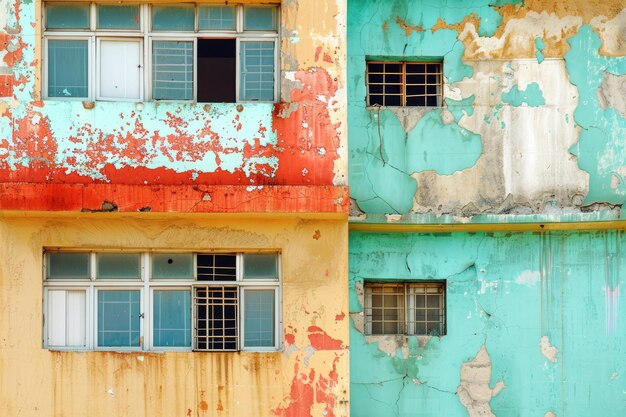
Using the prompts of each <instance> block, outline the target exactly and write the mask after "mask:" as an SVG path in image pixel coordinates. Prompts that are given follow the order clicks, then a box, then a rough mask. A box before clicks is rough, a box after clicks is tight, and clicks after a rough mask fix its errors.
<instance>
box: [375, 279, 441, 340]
mask: <svg viewBox="0 0 626 417" xmlns="http://www.w3.org/2000/svg"><path fill="white" fill-rule="evenodd" d="M445 290H446V284H445V282H444V281H438V282H410V283H409V282H394V283H380V282H366V283H365V309H364V310H365V311H364V313H365V333H366V334H368V335H386V334H389V335H402V334H404V335H433V336H442V335H444V334H446V292H445Z"/></svg>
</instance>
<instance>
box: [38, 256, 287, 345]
mask: <svg viewBox="0 0 626 417" xmlns="http://www.w3.org/2000/svg"><path fill="white" fill-rule="evenodd" d="M45 263H46V265H45V268H44V269H45V274H44V302H45V308H44V346H45V347H47V348H50V349H77V350H81V349H84V350H91V349H105V350H107V349H115V350H120V349H121V350H124V349H128V350H191V349H193V350H203V351H211V350H255V351H259V350H260V351H263V350H268V351H271V350H277V349H279V347H280V345H279V340H280V337H279V323H280V319H279V317H280V312H279V310H280V308H279V307H280V267H279V265H280V263H279V255H278V254H277V253H160V252H149V253H142V252H123V253H122V252H74V251H60V252H57V251H50V252H47V253H46V254H45Z"/></svg>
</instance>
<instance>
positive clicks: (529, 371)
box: [349, 231, 626, 417]
mask: <svg viewBox="0 0 626 417" xmlns="http://www.w3.org/2000/svg"><path fill="white" fill-rule="evenodd" d="M624 245H626V236H624V234H623V233H622V232H612V231H609V232H552V233H543V234H535V233H498V234H492V233H452V234H370V233H351V234H350V255H349V262H350V273H349V277H350V289H349V291H350V318H351V324H352V328H351V330H350V355H351V359H350V360H351V375H350V378H351V415H352V416H353V417H367V416H381V417H384V416H406V417H408V416H449V417H457V416H458V417H465V416H468V415H469V416H470V417H478V416H481V417H485V416H491V417H493V416H498V417H507V416H510V417H513V416H544V417H550V416H555V415H556V416H568V417H575V416H580V417H586V416H592V415H593V416H595V415H602V416H610V417H620V416H623V415H624V390H625V389H626V383H625V379H624V373H625V372H626V362H625V361H624V358H625V357H626V351H625V346H626V320H624V317H625V315H624V303H625V302H626V296H625V295H624V291H620V288H621V287H622V286H623V285H624V284H625V278H624V274H623V273H622V265H624V264H625V263H626V253H625V252H624V251H623V250H622V249H621V248H622V246H624ZM368 279H370V280H376V281H385V280H407V281H419V280H428V279H445V280H447V290H446V291H447V301H446V303H447V334H446V335H445V336H443V337H427V336H421V337H417V336H412V337H406V336H365V335H364V334H363V313H362V310H363V298H362V297H363V282H364V280H368Z"/></svg>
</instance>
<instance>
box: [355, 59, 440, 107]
mask: <svg viewBox="0 0 626 417" xmlns="http://www.w3.org/2000/svg"><path fill="white" fill-rule="evenodd" d="M366 81H367V105H368V106H375V105H378V106H409V107H440V106H441V104H442V99H443V64H442V63H441V62H385V61H368V62H367V77H366Z"/></svg>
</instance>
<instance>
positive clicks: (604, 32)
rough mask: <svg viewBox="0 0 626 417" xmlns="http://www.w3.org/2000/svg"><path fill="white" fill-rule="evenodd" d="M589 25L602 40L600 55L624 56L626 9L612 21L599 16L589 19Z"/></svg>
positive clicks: (625, 47)
mask: <svg viewBox="0 0 626 417" xmlns="http://www.w3.org/2000/svg"><path fill="white" fill-rule="evenodd" d="M590 24H591V26H592V27H593V30H594V31H595V32H596V33H598V34H599V35H600V38H601V39H602V47H601V48H600V53H601V54H603V55H611V56H624V55H626V30H624V28H626V7H625V8H623V9H622V11H621V12H620V13H619V14H618V15H617V16H615V17H614V18H613V19H607V17H606V16H604V15H600V14H599V15H598V16H595V17H594V18H592V19H591V21H590Z"/></svg>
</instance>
